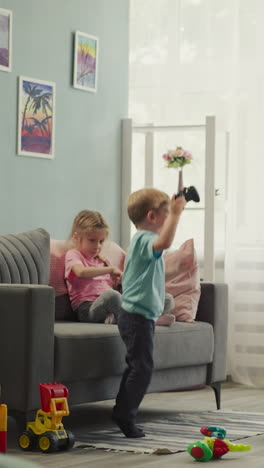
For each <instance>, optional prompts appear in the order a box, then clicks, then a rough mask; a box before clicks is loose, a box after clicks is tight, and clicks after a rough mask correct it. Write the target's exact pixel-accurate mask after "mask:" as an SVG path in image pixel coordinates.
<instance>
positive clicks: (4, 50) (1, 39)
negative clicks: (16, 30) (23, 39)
mask: <svg viewBox="0 0 264 468" xmlns="http://www.w3.org/2000/svg"><path fill="white" fill-rule="evenodd" d="M11 68H12V11H10V10H4V9H3V8H0V70H3V71H7V72H10V71H11Z"/></svg>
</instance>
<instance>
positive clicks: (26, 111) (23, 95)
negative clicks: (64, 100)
mask: <svg viewBox="0 0 264 468" xmlns="http://www.w3.org/2000/svg"><path fill="white" fill-rule="evenodd" d="M55 89H56V85H55V83H52V82H49V81H42V80H38V79H35V78H26V77H23V76H21V77H20V78H19V90H18V145H17V152H18V154H19V155H22V156H35V157H38V158H48V159H53V158H54V142H55Z"/></svg>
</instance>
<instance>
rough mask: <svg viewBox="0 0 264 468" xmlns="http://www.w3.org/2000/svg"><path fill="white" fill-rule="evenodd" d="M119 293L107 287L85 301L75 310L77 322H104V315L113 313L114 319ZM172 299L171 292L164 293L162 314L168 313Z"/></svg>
mask: <svg viewBox="0 0 264 468" xmlns="http://www.w3.org/2000/svg"><path fill="white" fill-rule="evenodd" d="M121 298H122V296H121V294H120V293H119V292H118V291H115V290H114V289H107V290H106V291H104V292H102V294H101V295H100V296H99V297H97V299H95V301H93V302H91V301H85V302H82V304H80V306H79V307H78V309H77V310H76V314H77V318H78V321H79V322H92V323H104V321H105V319H106V317H108V316H109V315H111V314H113V315H114V317H115V321H116V322H117V320H118V315H119V312H120V309H121ZM174 305H175V304H174V299H173V296H172V295H171V294H168V293H166V294H165V302H164V310H163V312H162V315H164V314H169V313H170V312H171V311H172V309H173V308H174Z"/></svg>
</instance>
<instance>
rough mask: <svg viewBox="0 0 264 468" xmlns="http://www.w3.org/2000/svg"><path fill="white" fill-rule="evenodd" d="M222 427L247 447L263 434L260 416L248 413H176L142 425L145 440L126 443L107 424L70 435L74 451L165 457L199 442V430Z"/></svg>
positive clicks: (262, 415) (230, 436)
mask: <svg viewBox="0 0 264 468" xmlns="http://www.w3.org/2000/svg"><path fill="white" fill-rule="evenodd" d="M210 425H214V426H223V427H224V428H225V429H226V431H227V435H226V438H227V439H228V440H230V441H236V440H239V443H244V444H247V442H246V440H245V441H244V440H243V439H246V438H247V437H251V436H255V435H259V434H263V433H264V413H249V412H222V411H202V412H199V411H197V412H187V411H183V412H177V413H175V412H174V413H173V414H172V416H171V417H168V416H166V418H164V419H163V418H162V417H158V418H157V419H152V420H151V421H146V422H145V421H142V424H140V421H139V426H141V427H142V428H143V429H144V432H145V433H146V437H144V438H141V439H127V438H126V437H124V436H123V435H122V433H120V431H119V430H118V428H116V427H115V426H114V425H113V424H111V423H109V425H107V426H106V424H104V425H103V427H102V425H93V426H91V427H89V428H87V432H86V431H85V429H84V428H83V429H82V431H81V432H80V433H78V431H77V432H76V431H75V433H74V435H75V440H76V444H75V447H78V448H86V447H94V448H98V449H106V450H116V451H126V452H135V453H149V454H153V453H156V454H166V453H175V452H181V451H184V450H186V447H187V446H188V445H189V444H190V443H192V442H195V441H197V440H203V437H204V436H203V435H202V434H201V433H200V428H201V427H202V426H210Z"/></svg>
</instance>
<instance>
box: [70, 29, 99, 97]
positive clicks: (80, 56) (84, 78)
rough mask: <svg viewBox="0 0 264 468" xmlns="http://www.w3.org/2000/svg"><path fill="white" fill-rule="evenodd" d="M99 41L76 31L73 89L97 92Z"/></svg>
mask: <svg viewBox="0 0 264 468" xmlns="http://www.w3.org/2000/svg"><path fill="white" fill-rule="evenodd" d="M98 54H99V39H98V37H95V36H91V35H90V34H86V33H82V32H80V31H76V33H75V43H74V70H73V87H74V88H78V89H82V90H84V91H91V92H93V93H95V92H96V90H97V75H98Z"/></svg>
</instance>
